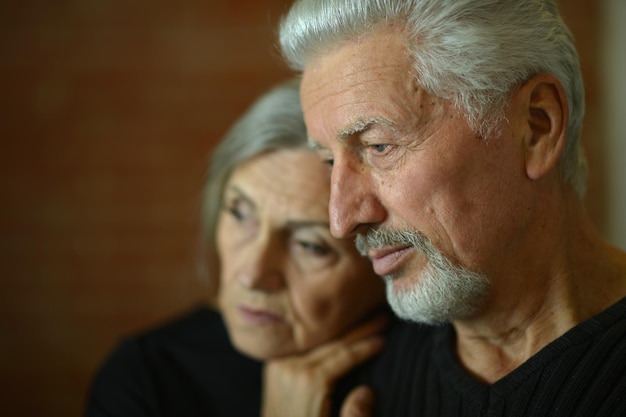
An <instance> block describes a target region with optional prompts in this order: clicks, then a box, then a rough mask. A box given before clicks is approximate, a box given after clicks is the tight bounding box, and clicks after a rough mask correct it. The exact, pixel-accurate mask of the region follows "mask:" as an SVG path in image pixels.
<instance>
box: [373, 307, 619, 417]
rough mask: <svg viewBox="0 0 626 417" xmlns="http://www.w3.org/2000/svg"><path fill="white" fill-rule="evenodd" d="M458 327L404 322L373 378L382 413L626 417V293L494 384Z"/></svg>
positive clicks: (427, 416)
mask: <svg viewBox="0 0 626 417" xmlns="http://www.w3.org/2000/svg"><path fill="white" fill-rule="evenodd" d="M454 344H455V333H454V331H453V329H452V327H451V326H445V327H439V328H432V327H426V326H423V327H420V326H398V327H396V328H395V329H394V330H393V331H392V333H391V334H390V335H389V337H388V343H387V349H386V350H385V352H384V353H383V355H382V356H381V357H380V358H379V360H378V362H377V364H376V369H375V371H374V372H375V374H374V377H373V384H374V386H375V388H376V391H377V395H378V402H377V404H378V410H377V415H379V416H398V417H400V416H403V417H404V416H415V417H459V416H464V417H478V416H489V417H495V416H502V417H505V416H506V417H514V416H520V417H521V416H527V417H541V416H562V417H590V416H603V417H604V416H611V417H626V298H625V299H623V300H621V301H620V302H618V303H616V304H615V305H613V306H611V307H610V308H608V309H607V310H605V311H604V312H602V313H600V314H599V315H597V316H595V317H593V318H591V319H589V320H587V321H585V322H583V323H581V324H579V325H578V326H576V327H574V328H573V329H571V330H570V331H568V332H567V333H565V334H564V335H563V336H561V337H560V338H558V339H556V340H555V341H553V342H552V343H550V344H549V345H548V346H546V347H545V348H544V349H542V350H541V351H539V352H538V353H537V354H536V355H534V356H533V357H531V358H530V359H529V360H528V361H526V362H525V363H523V364H522V365H520V366H519V367H518V368H517V369H515V370H514V371H512V372H511V373H509V374H508V375H507V376H505V377H504V378H502V379H500V380H499V381H497V382H496V383H494V384H491V385H487V384H484V383H481V382H479V381H477V380H476V379H474V378H473V377H472V376H471V375H470V374H468V373H467V372H466V371H465V369H464V368H463V367H462V366H461V364H460V363H459V360H458V359H457V357H456V355H455V353H454Z"/></svg>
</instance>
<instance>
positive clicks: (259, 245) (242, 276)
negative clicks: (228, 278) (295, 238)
mask: <svg viewBox="0 0 626 417" xmlns="http://www.w3.org/2000/svg"><path fill="white" fill-rule="evenodd" d="M242 255H243V256H245V257H246V259H245V260H244V265H243V267H242V268H241V270H240V271H239V274H238V275H239V282H240V283H241V284H242V285H243V286H244V287H246V288H249V289H255V290H261V291H276V290H279V289H282V288H283V287H284V286H285V277H284V272H283V271H284V263H285V256H286V255H285V252H284V250H283V249H281V246H280V242H277V241H276V240H275V239H271V238H270V237H260V238H259V239H258V240H257V241H256V242H255V243H254V244H253V245H251V246H250V247H249V248H248V250H247V251H246V253H245V254H242Z"/></svg>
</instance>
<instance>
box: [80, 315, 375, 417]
mask: <svg viewBox="0 0 626 417" xmlns="http://www.w3.org/2000/svg"><path fill="white" fill-rule="evenodd" d="M367 368H368V366H367V365H365V366H361V367H359V368H357V369H355V371H354V372H352V373H351V374H349V375H348V376H347V377H345V378H343V379H342V380H341V381H339V382H338V384H337V390H336V394H335V399H334V400H333V401H332V403H333V406H334V408H335V410H334V414H335V415H338V408H339V406H340V404H341V402H342V399H343V398H344V396H345V395H346V393H347V392H348V390H349V389H350V387H354V386H356V385H357V384H358V382H359V381H362V380H364V378H365V376H364V375H365V373H366V371H367ZM261 380H262V363H261V362H259V361H256V360H254V359H250V358H248V357H246V356H244V355H242V354H240V353H239V352H238V351H237V350H235V348H234V347H233V346H232V345H231V343H230V339H229V337H228V334H227V332H226V328H225V326H224V323H223V321H222V318H221V316H220V314H219V313H217V312H215V311H213V310H210V309H208V308H206V307H200V308H197V309H194V310H193V311H191V312H189V313H188V314H185V315H183V316H181V317H179V318H177V319H175V320H173V321H172V322H170V323H167V324H165V325H163V326H159V327H157V328H155V329H152V330H149V331H147V332H144V333H142V334H140V335H137V336H134V337H130V338H127V339H125V340H123V341H122V343H121V344H120V345H119V346H118V347H117V348H116V349H115V350H114V351H113V353H112V354H111V355H110V356H109V358H108V359H107V360H106V361H105V363H104V364H103V366H102V367H101V369H100V370H99V371H98V373H97V375H96V377H95V379H94V381H93V383H92V386H91V390H90V393H89V398H88V401H87V408H86V416H88V417H105V416H106V417H113V416H119V417H147V416H150V417H166V416H172V417H196V416H197V417H200V416H201V417H222V416H224V417H246V416H254V417H258V416H259V415H260V410H261V390H262V388H261Z"/></svg>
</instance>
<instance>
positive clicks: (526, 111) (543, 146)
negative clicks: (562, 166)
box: [517, 74, 569, 180]
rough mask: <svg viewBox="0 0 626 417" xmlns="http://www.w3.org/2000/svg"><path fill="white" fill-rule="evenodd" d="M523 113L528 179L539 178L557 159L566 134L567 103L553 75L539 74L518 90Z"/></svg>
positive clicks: (561, 150)
mask: <svg viewBox="0 0 626 417" xmlns="http://www.w3.org/2000/svg"><path fill="white" fill-rule="evenodd" d="M517 94H521V96H518V98H520V99H521V100H520V102H521V103H522V105H523V108H522V109H521V112H522V113H521V114H522V115H524V116H525V118H526V121H525V126H524V127H525V129H524V131H525V132H526V134H525V137H524V143H523V146H524V156H525V160H524V163H525V169H526V175H527V176H528V178H530V179H533V180H536V179H539V178H542V177H543V176H544V175H546V174H547V173H548V172H549V171H550V170H552V169H553V168H554V167H555V166H556V165H557V162H558V160H559V157H560V156H561V153H562V152H563V148H564V147H565V142H566V137H567V122H568V119H569V105H568V102H567V95H566V94H565V90H564V88H563V85H562V84H561V82H560V81H559V80H558V79H557V78H556V77H555V76H554V75H552V74H538V75H535V76H534V77H532V78H531V79H529V80H528V81H527V82H526V83H525V84H524V85H523V86H522V87H521V88H520V89H519V90H518V92H517Z"/></svg>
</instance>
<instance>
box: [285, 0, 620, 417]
mask: <svg viewBox="0 0 626 417" xmlns="http://www.w3.org/2000/svg"><path fill="white" fill-rule="evenodd" d="M280 42H281V46H282V50H283V53H284V55H285V57H286V58H287V60H288V61H289V62H290V64H291V65H292V66H293V67H294V68H296V69H298V70H301V71H303V79H302V86H301V99H302V105H303V109H304V113H305V119H306V124H307V129H308V134H309V137H310V141H311V142H312V145H313V146H314V147H315V148H316V149H318V152H319V155H320V156H321V158H322V159H323V160H324V161H325V162H327V163H328V164H329V165H330V166H332V174H331V198H330V208H329V210H330V220H331V229H332V232H333V234H334V235H335V236H338V237H349V238H355V239H356V244H357V247H358V248H359V250H360V251H361V252H362V254H364V255H366V256H368V257H369V258H370V259H371V260H372V263H373V266H374V269H375V271H376V272H377V274H379V275H381V276H383V277H384V280H385V281H386V285H387V298H388V300H389V303H390V304H391V306H392V307H393V309H394V311H395V312H396V314H397V315H399V316H400V317H402V318H405V319H408V320H411V321H416V322H419V323H425V324H427V326H409V325H407V326H403V327H401V328H400V329H398V330H397V331H394V332H392V333H391V334H390V335H389V338H388V345H387V347H386V349H385V352H384V353H383V355H382V357H381V358H380V360H379V368H378V370H377V373H376V378H375V382H373V385H374V391H375V392H376V396H377V404H378V408H376V407H375V408H376V409H377V410H378V413H380V414H381V415H389V416H408V415H413V416H420V417H424V416H437V417H442V416H485V415H489V416H533V417H535V416H543V415H546V416H548V415H550V416H568V417H570V416H594V415H598V416H600V415H601V416H624V415H626V298H625V297H626V254H625V253H624V252H622V251H621V250H619V249H617V248H615V247H612V246H611V245H609V244H608V243H606V242H605V241H603V240H602V238H601V237H600V236H599V235H598V233H597V232H596V231H595V230H594V227H593V226H592V224H591V221H590V220H589V218H588V216H587V214H586V213H585V209H584V206H583V203H582V196H583V195H584V191H585V180H586V166H585V161H584V156H583V151H582V149H581V144H580V141H579V136H580V130H581V123H582V119H583V113H584V109H583V107H584V92H583V86H582V80H581V75H580V68H579V63H578V56H577V52H576V49H575V47H574V45H573V39H572V36H571V34H570V32H569V30H568V29H567V28H566V26H565V25H564V23H563V21H562V19H561V17H560V16H559V13H558V10H557V6H556V4H555V1H554V0H371V1H368V0H300V1H296V3H295V4H294V5H293V7H292V8H291V10H290V12H289V14H288V15H287V16H286V17H285V19H284V20H283V22H282V24H281V28H280ZM357 394H359V395H357ZM370 400H371V398H370V397H369V395H367V393H365V392H363V391H359V392H357V393H355V395H354V396H352V397H351V398H350V399H349V400H348V402H347V403H346V404H345V406H344V409H345V410H346V413H349V412H352V413H354V414H350V415H369V414H368V413H369V410H368V407H364V406H363V405H364V404H365V403H366V402H367V401H370ZM360 413H363V414H360ZM346 415H347V414H346Z"/></svg>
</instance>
